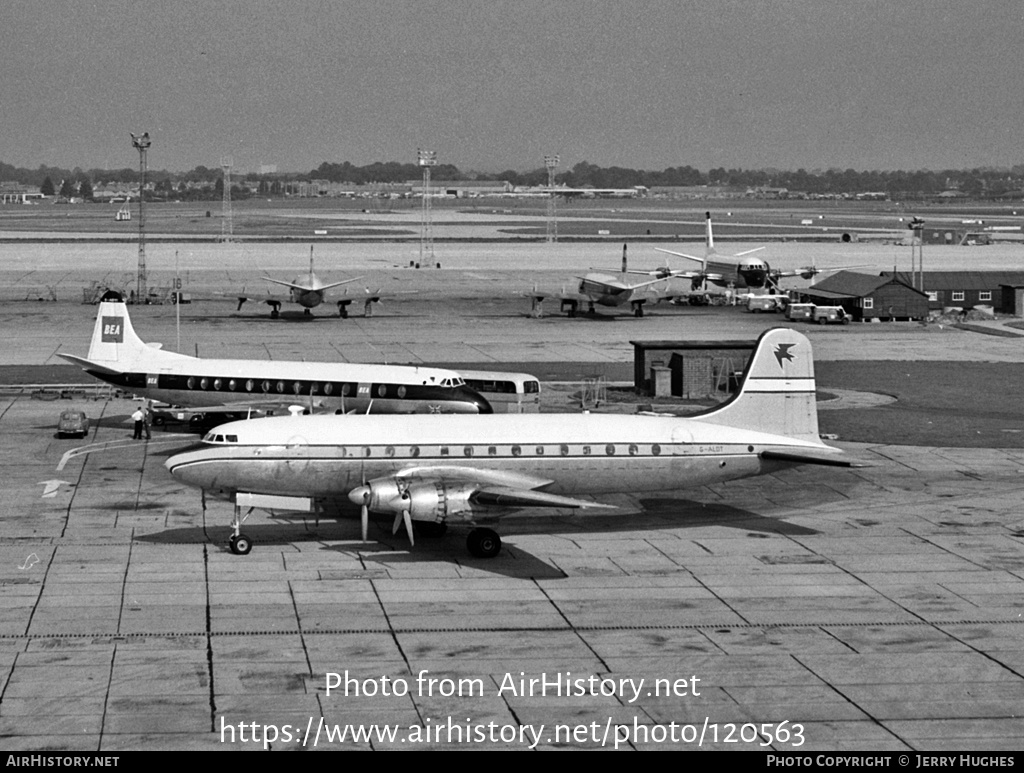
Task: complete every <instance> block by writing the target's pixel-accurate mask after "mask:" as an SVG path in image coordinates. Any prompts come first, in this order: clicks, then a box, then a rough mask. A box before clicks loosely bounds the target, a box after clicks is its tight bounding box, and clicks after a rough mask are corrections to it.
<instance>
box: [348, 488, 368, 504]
mask: <svg viewBox="0 0 1024 773" xmlns="http://www.w3.org/2000/svg"><path fill="white" fill-rule="evenodd" d="M369 495H370V487H369V486H358V487H357V488H354V489H352V490H351V491H350V492H348V501H349V502H351V503H352V504H354V505H361V504H364V503H365V502H366V499H367V497H368V496H369Z"/></svg>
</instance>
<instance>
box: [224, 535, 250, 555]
mask: <svg viewBox="0 0 1024 773" xmlns="http://www.w3.org/2000/svg"><path fill="white" fill-rule="evenodd" d="M228 547H229V548H231V552H232V553H234V554H235V555H236V556H247V555H249V551H250V550H252V540H251V539H249V538H248V537H246V536H245V535H244V534H239V535H238V536H237V537H235V536H232V537H231V539H230V540H229V541H228Z"/></svg>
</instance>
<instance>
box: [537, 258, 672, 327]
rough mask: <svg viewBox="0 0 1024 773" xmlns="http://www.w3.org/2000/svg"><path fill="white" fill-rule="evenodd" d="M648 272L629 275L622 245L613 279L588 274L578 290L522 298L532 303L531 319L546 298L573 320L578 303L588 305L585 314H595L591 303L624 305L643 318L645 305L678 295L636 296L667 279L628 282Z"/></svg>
mask: <svg viewBox="0 0 1024 773" xmlns="http://www.w3.org/2000/svg"><path fill="white" fill-rule="evenodd" d="M630 273H648V272H630V271H628V270H627V263H626V245H625V244H623V245H622V271H621V272H620V273H619V275H618V276H616V275H615V274H613V273H595V272H591V273H589V274H586V275H585V276H578V277H576V279H579V280H580V283H579V286H578V288H577V291H576V292H574V293H568V292H565V291H562V292H559V293H543V292H540V291H538V290H536V289H535V290H534V291H533V292H532V293H524V295H525V296H526V297H528V298H530V299H532V301H533V316H535V317H540V316H543V306H542V304H543V302H544V299H545V298H548V297H554V298H557V299H558V300H559V301H561V305H562V311H565V312H567V314H568V315H569V316H570V317H575V316H576V314H577V312H578V311H579V305H580V304H581V303H586V304H587V313H589V314H594V313H595V310H594V304H597V305H598V306H609V307H612V308H615V307H618V306H625V305H626V304H627V303H628V304H629V305H630V306H632V308H633V315H634V316H636V317H642V316H643V315H644V304H645V303H647V302H651V303H657V302H659V301H663V300H668V299H671V298H675V297H677V296H678V293H669V292H667V291H666V292H654V291H648V292H644V293H638V292H637V291H638V290H644V289H645V288H649V287H651V286H652V285H656V284H658V283H660V282H666V280H667V279H668V277H663V276H659V277H658V278H657V279H651V280H649V281H647V282H630V281H629V279H628V277H627V274H630Z"/></svg>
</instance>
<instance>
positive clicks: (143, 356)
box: [58, 292, 491, 413]
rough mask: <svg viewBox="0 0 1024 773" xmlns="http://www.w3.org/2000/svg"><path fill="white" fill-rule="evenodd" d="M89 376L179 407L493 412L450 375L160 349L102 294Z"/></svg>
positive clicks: (83, 362) (79, 361) (112, 297)
mask: <svg viewBox="0 0 1024 773" xmlns="http://www.w3.org/2000/svg"><path fill="white" fill-rule="evenodd" d="M58 356H59V357H62V358H63V359H65V360H67V361H68V362H71V363H73V364H75V365H78V366H80V367H81V368H83V369H84V370H85V372H86V373H88V374H89V375H91V376H93V377H94V378H98V379H99V380H100V381H105V382H107V383H108V384H114V385H115V386H118V387H121V388H122V389H125V390H126V391H130V392H134V393H135V394H137V395H140V396H143V397H146V398H149V399H151V400H161V401H163V402H167V403H171V404H173V405H183V406H237V407H246V406H251V407H255V406H273V405H277V406H288V405H298V406H302V407H303V408H305V409H309V410H310V411H311V412H314V413H322V412H339V413H348V412H352V411H358V412H362V413H491V406H490V404H489V403H488V402H487V400H486V399H484V397H483V396H482V395H480V393H479V392H477V391H476V390H473V389H470V388H469V387H468V386H466V383H465V381H464V380H463V378H462V376H460V375H459V374H458V373H457V372H456V371H454V370H446V369H443V368H420V367H415V366H401V365H364V364H357V363H344V362H289V361H284V360H212V359H211V360H207V359H200V358H198V357H189V356H188V355H185V354H176V353H175V352H165V351H163V350H161V349H160V344H146V343H144V342H143V341H142V339H140V338H139V337H138V335H136V333H135V330H134V328H133V327H132V322H131V319H130V318H129V317H128V308H127V306H126V305H125V303H124V300H123V298H122V297H121V296H120V295H119V294H118V293H115V292H108V293H107V294H106V295H104V296H103V298H102V300H101V302H100V306H99V311H98V313H97V314H96V325H95V326H94V327H93V331H92V343H91V344H90V346H89V354H88V356H87V357H77V356H75V355H73V354H59V355H58Z"/></svg>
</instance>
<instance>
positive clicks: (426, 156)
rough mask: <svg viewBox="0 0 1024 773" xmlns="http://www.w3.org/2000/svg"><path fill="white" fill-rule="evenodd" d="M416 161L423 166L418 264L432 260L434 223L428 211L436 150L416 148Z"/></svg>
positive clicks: (431, 261) (435, 162)
mask: <svg viewBox="0 0 1024 773" xmlns="http://www.w3.org/2000/svg"><path fill="white" fill-rule="evenodd" d="M416 159H417V163H419V165H420V166H422V167H423V209H422V217H421V218H420V265H421V266H423V265H426V263H428V262H429V263H433V262H434V223H433V220H432V218H431V211H430V168H431V167H434V166H437V151H434V150H423V149H421V148H417V150H416Z"/></svg>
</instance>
